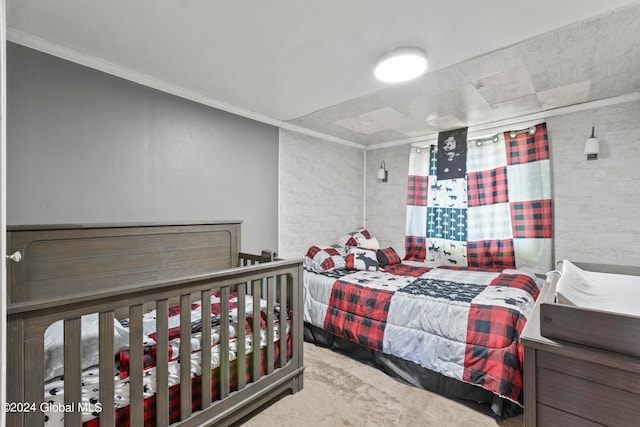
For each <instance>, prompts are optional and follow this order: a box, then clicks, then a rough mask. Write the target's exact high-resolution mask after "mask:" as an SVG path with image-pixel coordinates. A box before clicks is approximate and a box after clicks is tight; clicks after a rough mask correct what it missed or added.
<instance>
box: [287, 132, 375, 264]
mask: <svg viewBox="0 0 640 427" xmlns="http://www.w3.org/2000/svg"><path fill="white" fill-rule="evenodd" d="M363 179H364V151H363V150H362V149H360V148H353V147H349V146H346V145H342V144H336V143H334V142H329V141H326V140H323V139H320V138H316V137H311V136H307V135H303V134H300V133H297V132H292V131H288V130H281V132H280V255H281V256H283V257H299V256H302V255H304V253H305V252H306V250H307V249H308V248H309V246H312V245H330V244H333V243H336V242H337V241H338V239H339V238H340V237H341V236H343V235H345V234H347V233H349V232H351V231H354V230H356V229H357V228H358V227H362V226H363V217H364V212H363V210H364V182H363Z"/></svg>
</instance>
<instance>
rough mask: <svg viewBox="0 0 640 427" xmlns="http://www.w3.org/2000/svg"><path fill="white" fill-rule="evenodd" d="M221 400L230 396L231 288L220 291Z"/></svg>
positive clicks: (226, 287)
mask: <svg viewBox="0 0 640 427" xmlns="http://www.w3.org/2000/svg"><path fill="white" fill-rule="evenodd" d="M219 348H220V353H219V354H220V399H224V398H226V397H227V396H229V392H230V385H229V378H230V372H229V371H230V368H229V287H228V286H225V287H224V288H222V289H220V344H219Z"/></svg>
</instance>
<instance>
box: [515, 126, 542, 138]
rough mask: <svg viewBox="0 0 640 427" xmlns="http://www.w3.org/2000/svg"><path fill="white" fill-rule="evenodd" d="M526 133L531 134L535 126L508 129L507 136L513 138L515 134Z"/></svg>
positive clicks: (534, 130)
mask: <svg viewBox="0 0 640 427" xmlns="http://www.w3.org/2000/svg"><path fill="white" fill-rule="evenodd" d="M525 132H526V133H528V134H529V135H533V134H534V133H536V127H535V126H531V127H530V128H526V129H522V130H512V131H509V136H510V137H511V138H515V137H516V136H518V135H520V134H521V133H525Z"/></svg>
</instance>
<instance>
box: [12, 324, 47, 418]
mask: <svg viewBox="0 0 640 427" xmlns="http://www.w3.org/2000/svg"><path fill="white" fill-rule="evenodd" d="M43 360H44V336H39V337H37V338H33V339H29V340H26V341H25V342H24V362H25V370H24V384H25V385H26V386H27V387H25V392H24V402H29V403H31V402H33V403H36V406H37V409H39V408H40V404H41V403H42V401H43V397H44V396H43V395H42V394H43V393H42V390H44V379H43V378H44V363H42V361H43ZM11 368H12V367H11V366H9V367H8V369H7V370H10V369H11ZM17 402H22V400H18V401H17ZM24 415H25V417H24V420H25V424H24V425H25V426H41V425H43V424H44V413H43V412H42V411H39V410H36V411H33V412H31V411H30V412H27V413H26V414H24Z"/></svg>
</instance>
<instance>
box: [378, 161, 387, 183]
mask: <svg viewBox="0 0 640 427" xmlns="http://www.w3.org/2000/svg"><path fill="white" fill-rule="evenodd" d="M388 180H389V172H388V171H387V169H386V165H385V164H384V160H383V161H382V163H380V169H378V181H379V182H387V181H388Z"/></svg>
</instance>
